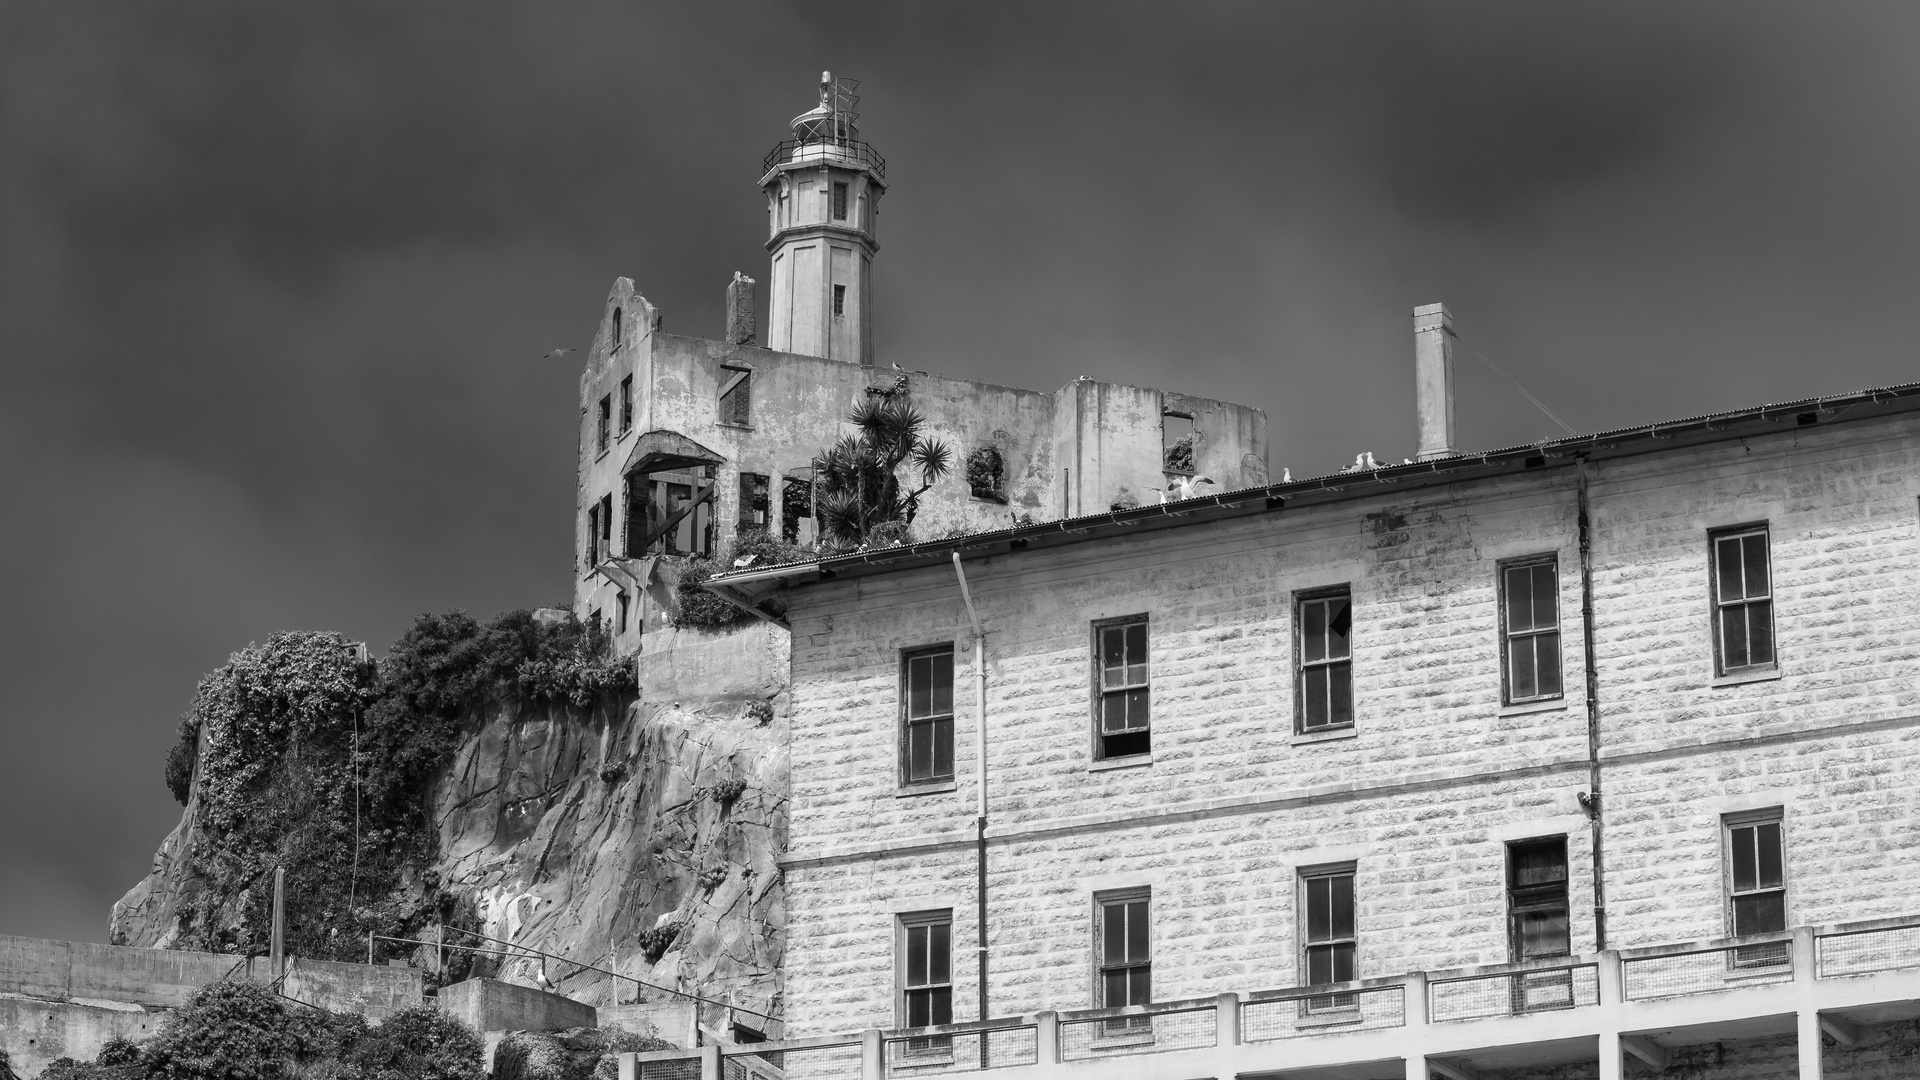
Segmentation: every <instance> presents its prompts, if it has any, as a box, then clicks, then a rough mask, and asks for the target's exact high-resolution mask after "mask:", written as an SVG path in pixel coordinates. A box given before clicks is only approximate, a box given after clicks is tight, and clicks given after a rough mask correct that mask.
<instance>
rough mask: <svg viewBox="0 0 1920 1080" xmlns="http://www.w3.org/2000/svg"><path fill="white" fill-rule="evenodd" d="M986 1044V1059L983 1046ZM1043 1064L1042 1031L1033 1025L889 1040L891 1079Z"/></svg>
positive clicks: (887, 1054)
mask: <svg viewBox="0 0 1920 1080" xmlns="http://www.w3.org/2000/svg"><path fill="white" fill-rule="evenodd" d="M983 1039H984V1041H985V1044H986V1045H985V1051H986V1053H985V1055H984V1056H982V1054H981V1050H982V1047H981V1043H982V1040H983ZM1039 1061H1040V1029H1039V1027H1037V1026H1035V1025H1033V1024H1027V1025H1024V1026H1021V1027H1005V1028H994V1029H992V1030H990V1031H984V1032H980V1031H975V1032H965V1033H958V1034H953V1035H922V1036H918V1037H912V1036H910V1037H907V1038H901V1039H888V1040H887V1045H886V1062H887V1075H888V1076H945V1075H946V1074H948V1073H959V1072H980V1071H982V1070H985V1069H1005V1068H1009V1067H1011V1066H1016V1065H1036V1064H1038V1063H1039Z"/></svg>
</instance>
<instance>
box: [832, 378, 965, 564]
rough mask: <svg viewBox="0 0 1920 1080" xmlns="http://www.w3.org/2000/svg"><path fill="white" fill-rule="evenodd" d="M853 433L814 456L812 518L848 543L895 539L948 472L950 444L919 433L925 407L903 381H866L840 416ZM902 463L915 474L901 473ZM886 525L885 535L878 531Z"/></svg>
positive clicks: (873, 543)
mask: <svg viewBox="0 0 1920 1080" xmlns="http://www.w3.org/2000/svg"><path fill="white" fill-rule="evenodd" d="M846 421H847V423H849V424H852V425H853V427H854V431H855V433H854V434H852V435H848V436H846V437H844V438H842V439H841V440H840V441H839V442H837V443H835V444H834V445H833V446H832V447H831V448H829V449H827V450H825V451H822V452H821V453H820V454H819V455H818V456H817V457H815V458H814V459H813V475H814V480H815V483H816V484H817V485H818V486H817V488H816V489H815V495H814V501H813V506H814V514H815V520H816V521H818V522H819V525H820V536H821V540H822V542H823V543H827V544H834V545H840V546H844V547H849V548H857V547H863V546H878V545H881V544H892V543H898V542H899V541H900V537H901V536H902V535H904V533H905V530H906V528H907V526H909V525H912V524H913V519H914V517H915V516H916V515H917V514H918V513H919V512H920V496H922V495H924V494H926V492H927V490H928V489H929V488H931V487H933V485H934V484H935V483H937V482H939V480H940V478H941V477H943V476H945V475H946V474H947V470H948V468H949V466H950V465H951V463H952V457H953V455H952V452H951V451H950V450H949V449H948V448H947V446H946V445H945V444H944V443H942V442H940V440H938V439H930V438H928V437H926V436H925V435H923V434H922V433H921V432H922V429H923V428H925V427H926V425H927V418H926V415H925V414H924V413H922V412H920V410H918V409H916V408H914V405H913V398H912V396H911V395H910V394H908V393H907V392H906V387H905V385H904V383H896V384H895V385H894V386H893V387H892V388H890V389H885V390H882V389H878V388H874V389H869V390H868V391H867V393H866V396H865V397H862V398H860V399H858V400H856V401H855V402H854V403H853V411H852V412H851V413H849V414H848V415H847V417H846ZM903 465H904V466H906V467H907V468H908V471H909V473H910V474H912V475H914V476H916V477H917V479H918V480H919V481H920V486H919V487H918V488H912V489H909V487H908V486H907V485H906V484H903V483H901V481H900V468H901V467H902V466H903ZM883 526H889V527H891V528H890V529H889V532H888V534H887V535H885V536H882V535H880V534H879V532H878V530H880V529H881V528H882V527H883Z"/></svg>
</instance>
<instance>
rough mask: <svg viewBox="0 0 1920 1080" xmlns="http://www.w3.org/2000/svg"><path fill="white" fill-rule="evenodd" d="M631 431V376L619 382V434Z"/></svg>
mask: <svg viewBox="0 0 1920 1080" xmlns="http://www.w3.org/2000/svg"><path fill="white" fill-rule="evenodd" d="M632 430H633V376H631V375H628V376H627V377H626V378H623V379H621V380H620V434H622V435H625V434H626V433H627V432H629V431H632Z"/></svg>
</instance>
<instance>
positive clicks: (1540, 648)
mask: <svg viewBox="0 0 1920 1080" xmlns="http://www.w3.org/2000/svg"><path fill="white" fill-rule="evenodd" d="M1500 632H1501V635H1502V636H1503V637H1504V638H1505V643H1504V645H1503V647H1502V650H1501V663H1502V664H1503V665H1504V668H1505V675H1506V687H1505V689H1506V703H1507V704H1509V705H1512V704H1515V703H1518V702H1526V701H1544V700H1550V699H1552V698H1557V697H1560V696H1561V693H1562V686H1561V676H1560V566H1559V560H1558V559H1557V558H1555V557H1554V556H1552V555H1547V556H1543V557H1538V558H1532V559H1527V560H1523V561H1518V562H1514V563H1508V564H1506V565H1504V566H1502V567H1501V568H1500Z"/></svg>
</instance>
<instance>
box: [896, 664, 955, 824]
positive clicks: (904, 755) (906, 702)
mask: <svg viewBox="0 0 1920 1080" xmlns="http://www.w3.org/2000/svg"><path fill="white" fill-rule="evenodd" d="M942 655H944V656H946V657H947V661H948V664H949V665H951V667H950V670H951V671H952V672H953V675H951V676H950V677H949V680H948V682H949V698H948V708H947V711H946V713H945V714H941V713H940V712H938V711H937V710H934V711H930V712H929V713H928V714H927V715H926V716H924V717H915V716H913V715H912V710H913V662H914V661H915V660H918V659H921V658H922V657H929V656H942ZM957 660H958V657H956V656H955V655H954V648H953V642H951V641H949V642H946V643H945V644H940V645H922V646H919V647H916V648H912V649H903V650H901V652H900V720H899V733H900V734H899V740H900V787H901V789H902V790H908V789H913V788H926V787H947V786H950V785H952V784H953V783H954V782H955V779H954V778H955V776H956V774H957V762H956V761H955V752H954V749H955V745H956V742H957V739H956V737H955V732H954V723H955V721H954V716H955V709H954V702H953V700H952V698H953V693H952V691H953V690H954V689H955V686H954V684H955V683H956V682H957V677H958V664H957V663H956V661H957ZM943 721H944V722H945V724H946V744H947V746H946V750H947V754H946V756H947V771H946V772H944V773H942V772H941V771H940V769H939V761H940V752H939V739H940V727H939V725H940V724H941V723H942V722H943ZM916 724H918V725H921V726H930V727H931V728H932V732H931V734H930V736H929V737H931V738H932V739H934V740H935V741H934V745H933V750H932V751H931V753H930V755H929V757H930V764H931V766H932V767H931V769H930V775H928V776H923V777H918V778H916V777H914V775H913V746H914V742H913V736H914V727H915V725H916Z"/></svg>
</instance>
